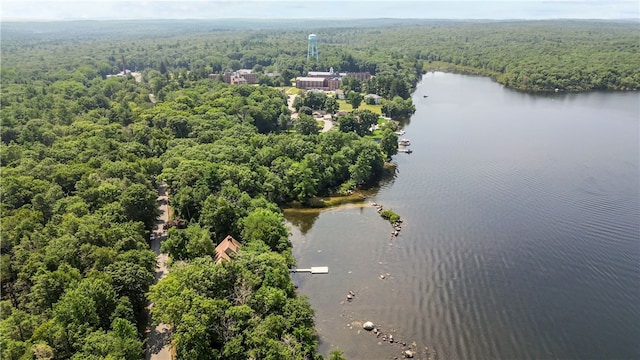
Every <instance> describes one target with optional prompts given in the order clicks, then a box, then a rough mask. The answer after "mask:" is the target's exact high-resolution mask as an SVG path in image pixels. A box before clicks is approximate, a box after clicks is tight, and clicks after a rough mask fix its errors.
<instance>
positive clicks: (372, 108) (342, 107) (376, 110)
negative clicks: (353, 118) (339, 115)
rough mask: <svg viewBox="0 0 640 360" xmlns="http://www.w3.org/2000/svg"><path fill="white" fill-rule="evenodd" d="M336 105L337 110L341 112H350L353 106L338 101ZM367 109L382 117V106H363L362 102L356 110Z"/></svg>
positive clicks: (343, 101)
mask: <svg viewBox="0 0 640 360" xmlns="http://www.w3.org/2000/svg"><path fill="white" fill-rule="evenodd" d="M338 105H340V108H339V110H341V111H342V110H343V111H351V110H353V106H351V104H349V103H347V102H346V101H345V100H338ZM362 109H367V110H370V111H371V112H372V113H374V114H378V115H382V105H369V104H365V103H364V101H363V102H362V104H360V107H359V108H358V110H362Z"/></svg>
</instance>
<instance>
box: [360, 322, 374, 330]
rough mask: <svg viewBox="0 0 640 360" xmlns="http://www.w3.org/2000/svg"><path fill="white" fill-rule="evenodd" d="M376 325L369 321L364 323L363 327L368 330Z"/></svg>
mask: <svg viewBox="0 0 640 360" xmlns="http://www.w3.org/2000/svg"><path fill="white" fill-rule="evenodd" d="M374 327H375V325H373V323H372V322H371V321H367V322H366V323H364V324H363V325H362V328H363V329H365V330H367V331H371V330H373V328H374Z"/></svg>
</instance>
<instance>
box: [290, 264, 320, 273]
mask: <svg viewBox="0 0 640 360" xmlns="http://www.w3.org/2000/svg"><path fill="white" fill-rule="evenodd" d="M291 272H293V273H300V272H308V273H312V274H328V273H329V267H328V266H313V267H311V268H309V269H297V268H296V269H291Z"/></svg>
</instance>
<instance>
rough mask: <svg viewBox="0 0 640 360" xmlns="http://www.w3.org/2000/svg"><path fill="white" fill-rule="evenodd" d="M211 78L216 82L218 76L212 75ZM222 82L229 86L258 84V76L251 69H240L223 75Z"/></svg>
mask: <svg viewBox="0 0 640 360" xmlns="http://www.w3.org/2000/svg"><path fill="white" fill-rule="evenodd" d="M209 78H211V80H215V79H217V78H218V74H210V75H209ZM222 81H224V82H226V83H227V84H255V83H257V82H258V74H256V73H254V72H253V70H251V69H240V70H237V71H233V72H229V71H227V72H224V73H222Z"/></svg>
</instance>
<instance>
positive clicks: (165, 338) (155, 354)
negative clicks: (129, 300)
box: [146, 184, 171, 360]
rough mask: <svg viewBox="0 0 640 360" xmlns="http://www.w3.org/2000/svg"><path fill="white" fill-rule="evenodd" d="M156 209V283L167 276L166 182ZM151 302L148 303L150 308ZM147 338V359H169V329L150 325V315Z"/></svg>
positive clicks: (153, 246)
mask: <svg viewBox="0 0 640 360" xmlns="http://www.w3.org/2000/svg"><path fill="white" fill-rule="evenodd" d="M158 210H160V216H159V217H158V221H157V222H156V225H155V226H154V227H153V235H154V239H153V241H151V250H153V251H155V253H156V254H157V255H158V264H157V267H156V280H155V282H156V283H157V282H158V281H159V280H160V279H162V278H164V277H165V276H167V273H168V272H169V270H167V260H168V258H169V257H168V256H167V254H162V253H160V244H161V243H162V241H164V239H166V238H167V231H166V230H164V229H163V225H164V224H166V223H167V222H168V221H169V197H168V196H167V184H162V185H160V187H159V188H158ZM152 306H153V304H151V305H149V308H151V307H152ZM148 328H149V329H148V338H147V356H146V359H147V360H171V349H170V346H169V345H170V335H171V333H170V329H169V327H168V326H167V325H166V324H160V325H158V326H156V327H152V326H151V316H149V320H148Z"/></svg>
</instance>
